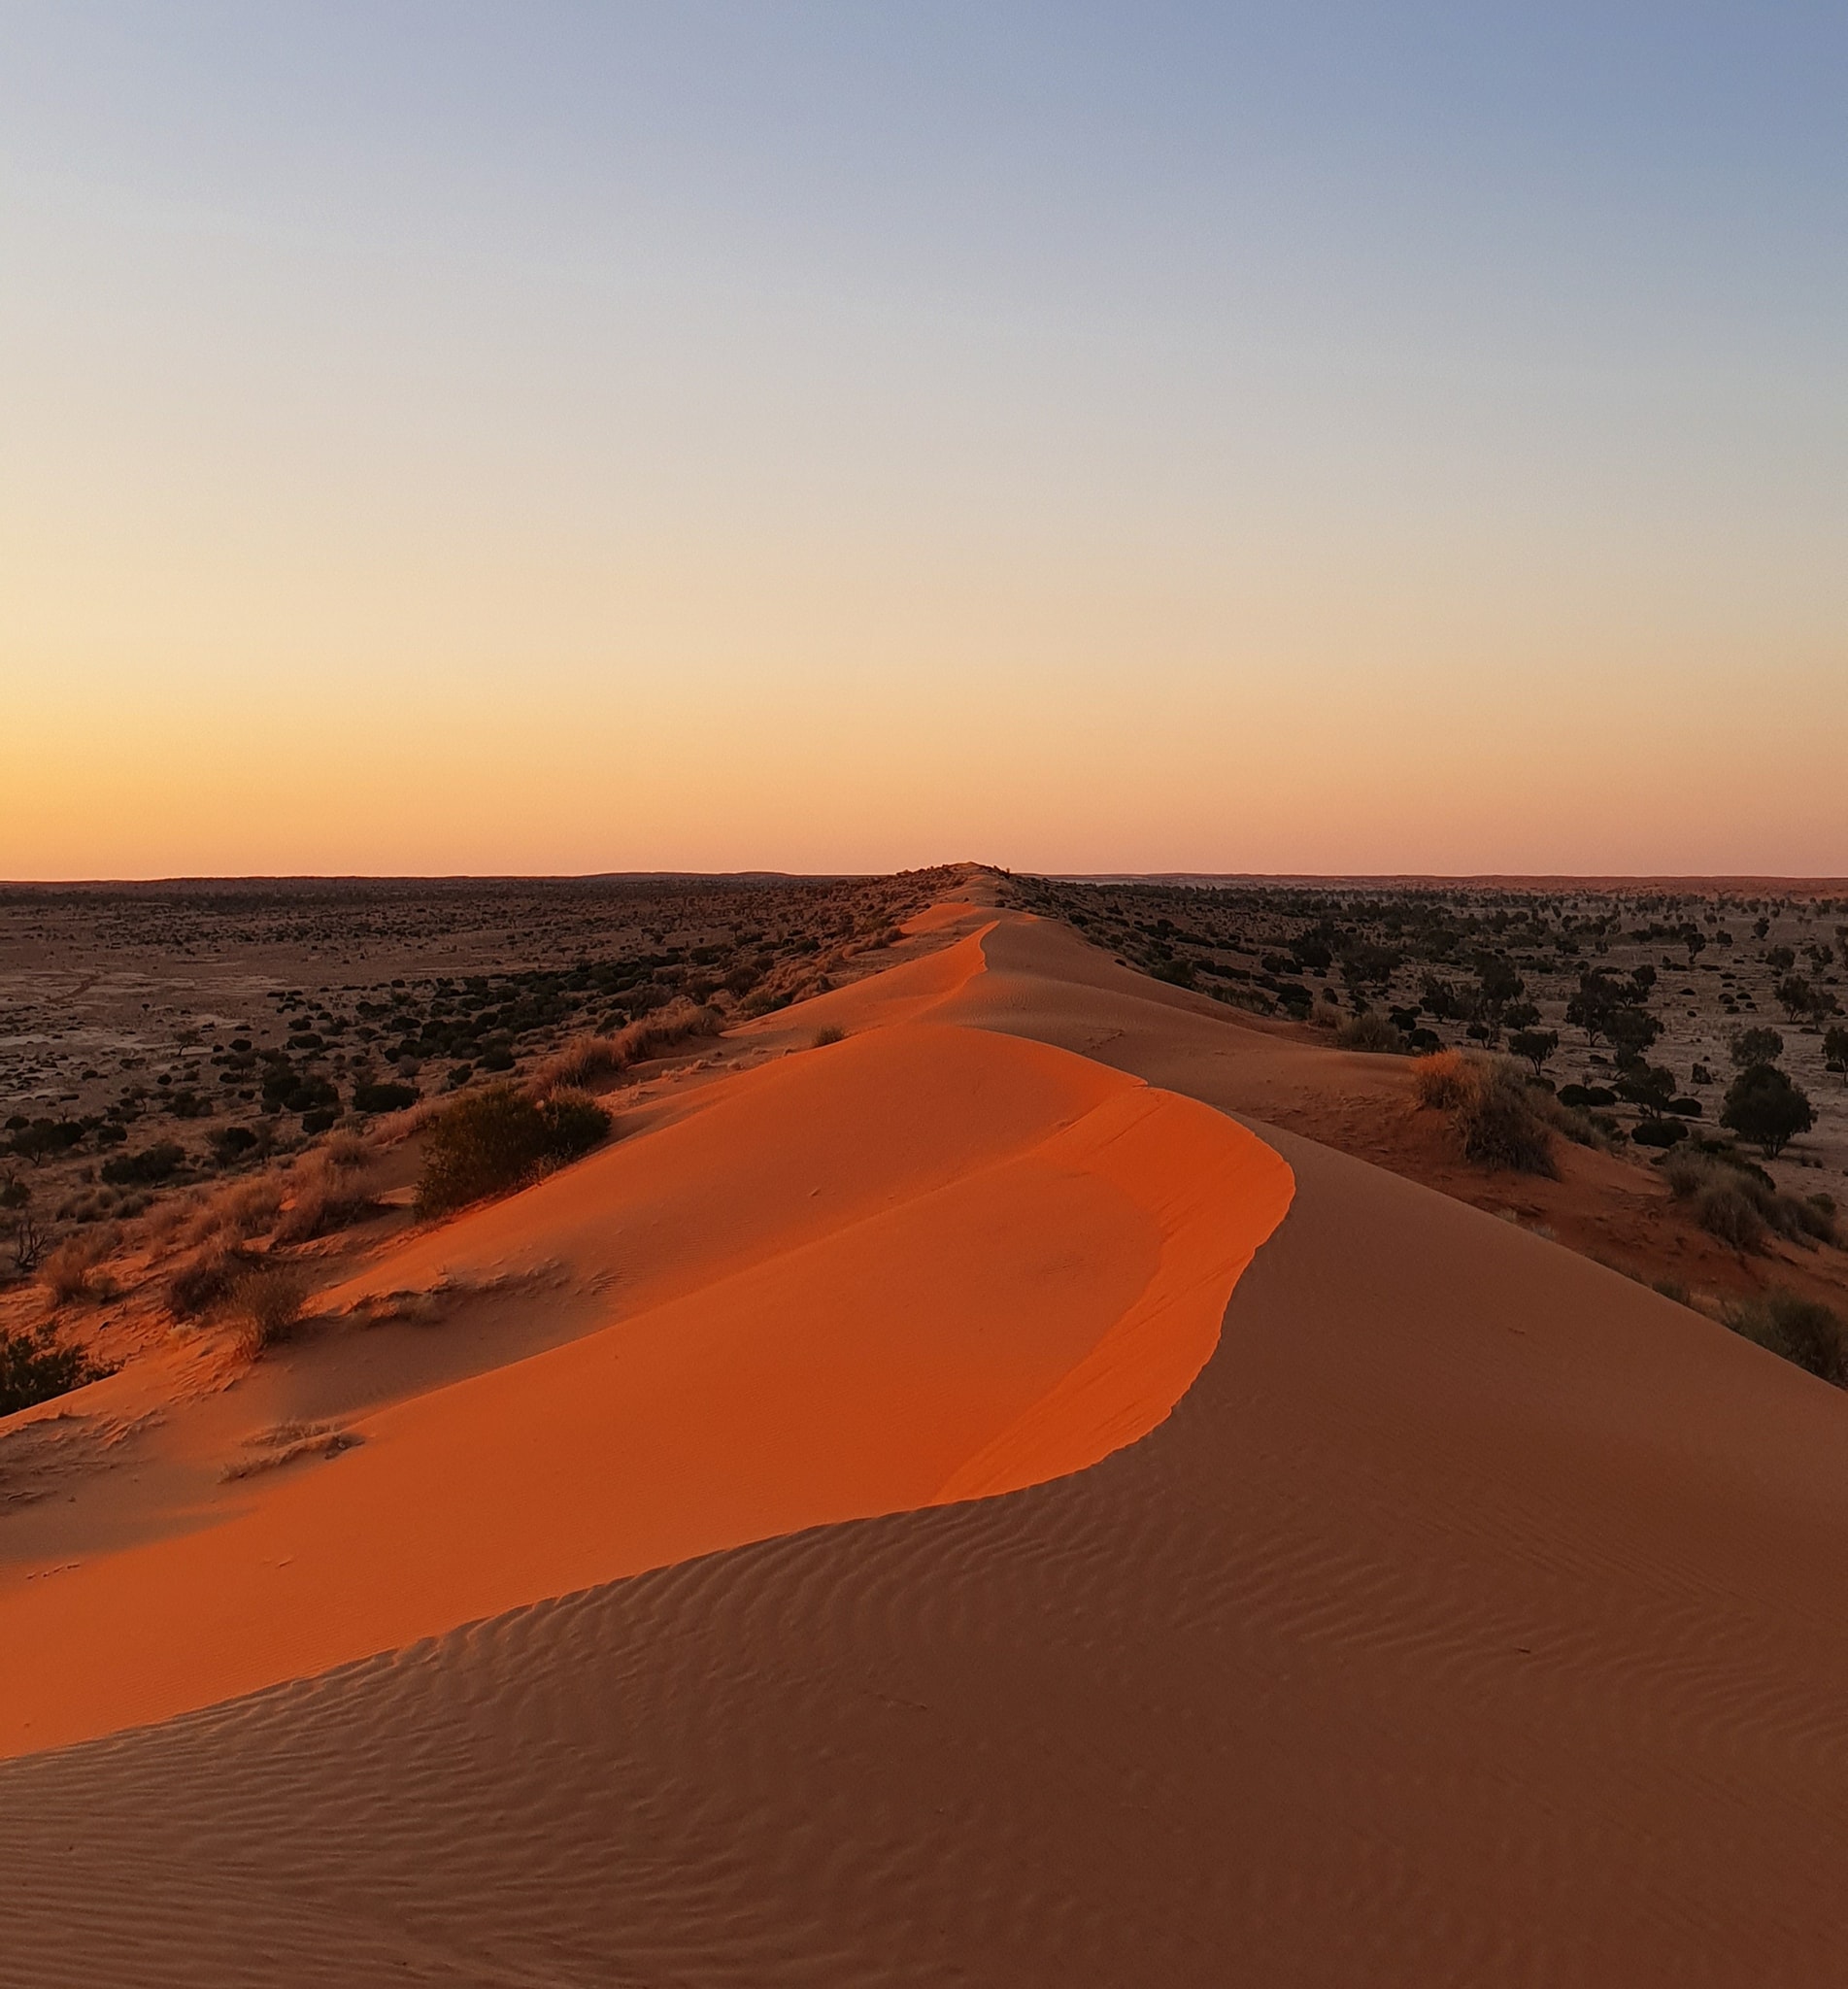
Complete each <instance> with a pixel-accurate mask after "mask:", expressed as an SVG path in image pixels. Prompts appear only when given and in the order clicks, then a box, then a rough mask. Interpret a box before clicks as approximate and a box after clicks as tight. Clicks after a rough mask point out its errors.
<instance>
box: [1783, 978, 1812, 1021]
mask: <svg viewBox="0 0 1848 1989" xmlns="http://www.w3.org/2000/svg"><path fill="white" fill-rule="evenodd" d="M1772 993H1773V994H1774V995H1776V996H1777V1005H1778V1006H1779V1007H1780V1008H1781V1009H1782V1010H1783V1011H1784V1013H1785V1014H1786V1015H1787V1016H1788V1017H1789V1018H1790V1020H1791V1021H1792V1022H1796V1021H1797V1020H1798V1017H1799V1016H1805V1015H1808V1014H1809V1013H1810V1011H1811V1010H1812V1009H1813V1008H1814V1007H1815V1006H1816V991H1815V989H1814V988H1812V987H1811V986H1810V985H1809V983H1808V982H1807V981H1806V980H1804V979H1803V977H1802V975H1801V974H1787V975H1786V976H1785V977H1784V979H1783V980H1781V981H1780V982H1778V984H1777V986H1776V988H1774V989H1773V990H1772Z"/></svg>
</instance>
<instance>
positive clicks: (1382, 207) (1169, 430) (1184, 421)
mask: <svg viewBox="0 0 1848 1989" xmlns="http://www.w3.org/2000/svg"><path fill="white" fill-rule="evenodd" d="M78 12H79V13H81V12H82V10H78ZM415 12H416V10H415V9H413V10H412V14H415ZM797 12H798V14H800V12H801V11H800V10H798V11H797ZM823 12H825V10H824V11H823ZM929 12H930V11H929V10H925V13H926V14H928V13H929ZM1107 12H1108V11H1107V10H1106V14H1107ZM103 13H104V14H106V15H109V14H111V10H110V9H109V7H108V6H107V4H106V0H105V5H104V7H103ZM696 13H697V10H695V14H696ZM734 13H735V17H729V16H728V17H727V20H728V25H727V26H726V28H725V30H724V32H723V34H722V35H721V34H717V32H716V31H715V30H712V28H711V24H710V23H707V25H706V26H705V27H702V26H701V25H700V23H699V22H698V21H697V20H694V19H692V18H691V17H681V16H680V15H678V14H676V13H675V12H674V11H673V10H668V11H666V12H665V13H662V12H660V11H657V10H647V9H641V10H634V9H610V10H600V9H590V10H579V9H566V10H555V11H554V15H553V16H551V17H549V18H550V19H551V30H550V31H549V32H548V33H547V34H543V35H534V34H529V33H527V32H525V30H524V28H523V26H522V24H521V17H519V16H518V15H516V14H512V13H508V12H506V11H504V10H495V9H491V8H490V9H486V10H480V11H479V12H475V13H470V14H469V16H468V17H467V19H466V20H461V19H457V20H455V21H454V22H446V26H447V30H448V31H446V33H445V34H444V35H442V36H440V37H436V38H435V40H436V41H439V42H440V43H441V45H442V46H441V50H440V51H437V50H434V49H433V48H432V37H431V36H430V35H429V34H427V33H425V32H422V31H420V30H419V29H418V28H417V27H416V25H415V23H414V22H413V20H412V17H411V15H410V14H407V15H404V16H402V17H399V16H395V15H394V16H391V17H382V16H379V15H378V14H376V12H373V11H368V10H353V9H341V8H336V9H329V10H309V11H306V12H298V13H295V14H284V15H275V16H265V17H263V19H262V21H261V22H257V21H255V20H254V19H252V21H250V22H247V23H245V24H244V26H242V27H240V28H237V29H235V30H234V29H233V27H232V26H231V24H230V22H229V20H228V18H227V17H222V16H220V15H218V13H217V12H216V11H212V12H198V11H196V10H193V11H188V10H187V9H185V8H184V7H182V8H178V9H175V10H173V11H172V12H171V14H168V13H166V12H163V13H162V14H161V15H160V16H158V17H155V16H147V17H142V16H139V15H136V14H134V13H132V11H124V10H115V11H114V13H113V15H111V19H112V25H111V27H110V30H109V32H108V33H107V34H103V33H100V32H91V31H90V30H89V29H86V28H84V26H83V24H82V23H81V22H77V21H76V20H75V19H74V17H73V18H67V17H66V16H65V15H64V13H63V12H62V11H61V10H51V11H50V12H44V13H42V14H41V15H40V16H38V17H33V18H31V19H26V18H24V17H22V18H21V20H20V21H19V22H17V23H15V24H13V25H11V26H9V27H8V28H6V29H0V55H3V54H5V53H6V52H7V51H8V49H11V51H12V57H13V59H11V60H10V61H0V133H5V134H6V136H5V137H4V138H0V187H4V190H5V197H4V198H0V268H4V269H5V270H6V272H7V281H6V283H5V285H4V286H3V287H0V377H4V379H5V380H6V382H7V383H8V384H7V388H6V405H5V409H4V414H5V429H6V451H5V455H6V474H5V476H4V478H0V690H3V691H4V702H3V703H0V876H9V877H17V878H60V877H87V876H116V877H145V876H160V875H180V874H185V875H197V874H260V873H272V874H273V873H279V872H289V873H336V872H339V873H353V872H360V873H374V874H381V873H395V874H417V873H432V872H451V873H460V872H469V873H485V872H499V873H514V872H583V871H599V870H646V869H689V870H704V869H737V868H778V869H792V870H828V871H841V870H848V871H860V870H884V869H890V868H893V867H899V866H914V865H921V864H925V863H930V862H935V861H940V860H952V859H958V858H981V859H983V860H991V861H994V862H997V863H1002V864H1005V865H1008V866H1009V867H1013V868H1019V869H1036V870H1076V871H1098V870H1109V871H1148V870H1197V871H1260V872H1261V871H1269V872H1278V871H1285V872H1324V873H1349V874H1353V873H1376V874H1377V873H1383V872H1392V871H1423V872H1438V873H1450V874H1455V873H1468V872H1476V873H1480V872H1486V871H1497V872H1529V873H1533V872H1570V873H1581V874H1584V873H1596V874H1612V873H1630V874H1745V873H1764V874H1770V873H1778V874H1812V875H1813V874H1840V873H1843V872H1848V783H1844V781H1843V780H1842V777H1841V769H1842V766H1843V764H1844V759H1845V757H1848V583H1845V582H1844V575H1845V574H1848V562H1844V561H1843V559H1842V557H1841V542H1842V517H1841V495H1840V489H1841V487H1840V476H1839V463H1840V457H1841V450H1840V442H1841V437H1842V435H1843V434H1844V433H1845V432H1848V430H1845V429H1844V427H1843V422H1844V420H1845V419H1848V402H1844V397H1843V380H1844V375H1843V371H1842V368H1841V366H1840V363H1839V354H1840V350H1841V344H1842V337H1843V336H1844V327H1843V326H1842V324H1841V322H1840V316H1839V309H1838V306H1839V297H1838V295H1837V293H1836V291H1833V290H1829V289H1827V287H1819V281H1820V280H1819V279H1818V277H1817V274H1816V273H1817V271H1818V270H1819V269H1833V267H1834V266H1835V265H1834V263H1833V261H1831V260H1830V258H1829V257H1828V256H1827V255H1819V254H1818V253H1817V249H1818V245H1821V244H1825V243H1832V241H1833V239H1834V230H1835V227H1836V220H1837V217H1838V212H1839V205H1838V201H1836V200H1835V199H1834V197H1833V195H1832V194H1831V191H1830V183H1829V182H1828V180H1827V178H1826V176H1823V177H1822V178H1819V177H1818V174H1817V171H1816V168H1815V155H1814V154H1813V152H1808V151H1805V150H1804V148H1803V145H1802V143H1801V142H1800V141H1801V139H1802V135H1803V133H1804V131H1806V130H1807V131H1809V132H1810V133H1811V135H1812V137H1813V136H1814V135H1815V134H1817V133H1823V132H1826V133H1828V134H1829V135H1830V142H1831V144H1832V143H1834V142H1835V136H1836V134H1837V133H1838V130H1839V119H1838V115H1837V111H1838V107H1837V106H1836V105H1835V103H1834V101H1833V98H1832V96H1831V95H1829V94H1828V92H1827V91H1826V90H1823V89H1822V88H1821V85H1820V83H1818V82H1816V80H1817V79H1820V78H1822V77H1824V76H1826V75H1827V74H1829V73H1831V72H1830V70H1829V65H1828V64H1827V63H1825V62H1823V61H1820V60H1815V61H1808V62H1805V63H1803V64H1801V65H1798V64H1797V58H1796V56H1795V54H1794V53H1793V54H1791V55H1790V56H1789V65H1790V66H1789V68H1788V73H1786V71H1785V70H1779V71H1778V73H1777V78H1776V80H1777V83H1778V89H1777V91H1776V92H1775V93H1773V94H1767V95H1766V96H1765V98H1764V101H1767V102H1768V101H1775V102H1778V103H1779V104H1780V105H1781V106H1782V107H1783V108H1782V109H1781V111H1780V118H1779V121H1778V128H1777V129H1776V130H1770V129H1768V128H1763V127H1761V126H1760V125H1757V124H1749V128H1748V126H1738V125H1736V123H1729V122H1728V121H1727V117H1726V115H1724V114H1727V113H1729V111H1730V108H1731V107H1732V99H1731V96H1730V92H1731V90H1732V89H1733V88H1734V86H1735V84H1736V83H1737V79H1738V76H1739V73H1740V64H1741V63H1748V64H1749V63H1751V62H1758V61H1761V60H1764V61H1769V60H1770V59H1771V55H1770V53H1769V52H1767V51H1770V41H1769V40H1768V39H1766V38H1760V37H1754V38H1752V39H1751V41H1750V44H1749V46H1743V47H1733V46H1732V45H1731V44H1728V45H1727V47H1726V50H1725V51H1724V59H1722V58H1721V56H1720V55H1718V54H1715V53H1714V52H1713V49H1707V48H1706V47H1705V45H1704V44H1703V43H1702V42H1701V39H1700V36H1699V35H1697V34H1692V33H1691V34H1690V35H1689V36H1688V37H1686V38H1681V39H1678V40H1677V41H1676V42H1675V43H1674V45H1673V46H1672V47H1670V46H1668V45H1667V44H1665V43H1664V42H1663V38H1662V37H1660V36H1659V35H1656V34H1654V33H1649V34H1643V33H1641V31H1640V30H1637V31H1636V32H1635V34H1633V35H1630V34H1628V33H1627V32H1620V31H1619V29H1618V28H1617V27H1616V26H1615V25H1613V24H1612V23H1610V22H1600V24H1599V26H1598V28H1597V31H1596V62H1588V60H1587V59H1586V54H1585V51H1584V50H1583V49H1582V48H1580V47H1578V31H1577V30H1576V29H1574V30H1572V31H1570V32H1567V30H1566V28H1565V27H1564V26H1563V25H1562V24H1561V23H1553V24H1552V26H1550V27H1549V29H1548V31H1547V33H1546V34H1544V35H1537V38H1536V37H1535V36H1530V35H1529V31H1528V30H1527V29H1526V28H1522V27H1518V26H1517V25H1516V24H1514V23H1513V22H1512V21H1504V22H1501V23H1500V24H1499V25H1498V26H1495V27H1494V28H1493V29H1492V28H1491V27H1490V25H1489V24H1487V22H1486V20H1478V21H1476V22H1475V24H1474V25H1471V26H1468V27H1467V29H1466V30H1465V27H1464V26H1462V25H1460V24H1459V23H1455V22H1453V23H1450V24H1449V25H1445V24H1443V23H1441V22H1438V21H1437V20H1436V19H1435V17H1433V18H1432V20H1430V21H1428V22H1425V23H1424V24H1423V25H1422V26H1419V27H1417V28H1416V29H1415V28H1414V26H1413V25H1412V24H1410V23H1405V22H1401V23H1398V24H1397V25H1394V24H1393V23H1391V22H1389V21H1388V20H1387V18H1386V17H1384V16H1380V15H1379V14H1378V13H1377V11H1376V10H1355V11H1353V13H1352V17H1351V18H1350V19H1349V21H1348V28H1347V32H1346V34H1345V35H1344V36H1337V37H1332V38H1328V37H1325V36H1323V35H1321V34H1319V33H1318V34H1315V35H1307V36H1304V35H1302V34H1301V33H1299V31H1298V29H1297V27H1295V26H1294V25H1293V24H1292V18H1291V17H1287V11H1286V15H1285V16H1278V15H1275V14H1274V11H1272V12H1271V13H1260V12H1259V11H1252V12H1250V13H1249V14H1245V13H1241V12H1240V11H1239V10H1232V11H1230V12H1229V13H1227V12H1226V10H1193V9H1191V8H1189V7H1188V6H1185V5H1184V6H1183V8H1182V13H1183V14H1184V15H1185V16H1187V17H1188V21H1187V27H1186V32H1185V33H1178V34H1177V35H1176V36H1174V37H1171V38H1168V39H1164V38H1162V37H1160V36H1149V35H1147V34H1144V33H1132V32H1130V31H1129V29H1128V26H1127V23H1126V21H1125V22H1123V23H1116V24H1113V23H1112V22H1111V21H1109V20H1108V19H1107V18H1105V17H1098V18H1097V19H1096V20H1092V21H1090V22H1089V24H1088V25H1080V24H1075V23H1067V24H1065V25H1063V26H1061V28H1060V31H1059V32H1058V34H1057V35H1053V34H1049V33H1047V32H1046V31H1045V25H1044V23H1043V22H1041V23H1039V24H1038V25H1037V26H1035V25H1033V24H1032V22H1031V21H1030V20H1029V19H1027V18H1026V17H1014V16H1013V14H1012V13H1011V11H1010V10H1005V9H1004V10H996V11H985V10H977V11H976V12H975V13H973V14H966V15H965V14H963V13H960V12H958V10H951V11H950V14H949V15H948V16H945V17H943V18H940V19H935V18H934V17H933V19H934V24H932V25H930V26H929V27H928V28H927V29H926V26H925V25H924V23H923V22H922V21H921V20H917V19H912V18H911V17H909V16H908V15H907V14H906V12H905V11H904V10H899V11H897V12H896V13H895V14H891V15H890V17H889V16H886V15H876V17H873V18H869V19H868V20H867V21H865V22H863V23H861V25H860V28H859V29H856V31H855V32H853V33H851V34H850V33H848V32H846V31H845V29H844V27H843V25H842V23H841V22H839V21H835V22H834V24H833V26H832V27H823V25H822V24H821V23H820V17H817V19H816V20H808V19H807V18H806V17H804V18H803V19H800V20H798V19H796V18H794V17H784V16H781V15H779V14H778V13H777V11H776V10H767V11H766V10H752V9H744V10H735V11H734ZM1010 20H1011V21H1012V25H1011V26H1009V25H1008V22H1009V21H1010ZM862 30H863V32H862ZM1421 38H1422V39H1421ZM1722 39H1724V38H1722ZM1504 43H1505V46H1504ZM1529 43H1531V46H1529ZM1719 46H1720V44H1719V42H1717V41H1716V42H1715V43H1714V48H1716V49H1717V48H1718V47H1719ZM1793 46H1794V45H1793ZM1181 50H1186V51H1189V53H1188V56H1187V59H1186V61H1185V62H1182V61H1179V60H1177V51H1181ZM1703 50H1704V52H1703ZM1612 64H1615V65H1617V67H1616V68H1615V69H1612V70H1611V71H1610V75H1617V74H1620V73H1621V74H1622V75H1623V76H1625V77H1627V78H1628V79H1629V81H1628V84H1626V86H1625V87H1624V88H1622V89H1617V90H1615V92H1614V94H1611V95H1609V96H1608V97H1606V95H1604V94H1600V93H1599V90H1598V89H1596V88H1594V87H1593V84H1595V83H1596V80H1597V79H1598V78H1599V77H1604V79H1605V85H1609V76H1606V74H1605V67H1604V66H1600V65H1612ZM1624 65H1629V66H1628V67H1625V66H1624ZM1664 65H1666V68H1664ZM1677 65H1679V66H1677ZM151 79H153V80H155V83H156V84H157V86H151V81H150V80H151ZM1812 84H1815V86H1814V87H1812V86H1811V85H1812ZM1799 85H1800V87H1799ZM1581 91H1589V92H1590V94H1589V95H1587V96H1585V97H1584V99H1583V101H1581V98H1580V95H1579V94H1577V93H1579V92H1581ZM1793 92H1795V93H1796V94H1793ZM1799 98H1800V102H1801V104H1802V106H1803V107H1804V108H1803V109H1802V110H1801V112H1800V115H1799V113H1798V110H1797V109H1796V108H1794V106H1795V105H1796V104H1797V103H1798V99H1799ZM1573 106H1576V109H1573V108H1572V107H1573ZM1805 119H1808V120H1809V121H1808V122H1807V123H1806V122H1805V121H1804V120H1805ZM1787 139H1788V140H1789V150H1788V155H1786V152H1783V151H1780V150H1779V147H1780V146H1782V145H1784V144H1785V141H1786V140H1787ZM1638 148H1642V149H1643V150H1642V151H1641V152H1638V150H1637V149H1638ZM1652 149H1653V150H1652ZM1639 159H1640V160H1642V161H1646V162H1647V164H1648V167H1649V170H1647V171H1644V170H1642V169H1641V166H1640V165H1639ZM1777 175H1781V176H1782V177H1781V178H1778V177H1776V176H1777ZM1748 196H1749V198H1748ZM1729 202H1730V203H1731V205H1729ZM1741 203H1742V204H1741ZM1741 216H1743V217H1744V219H1741Z"/></svg>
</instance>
